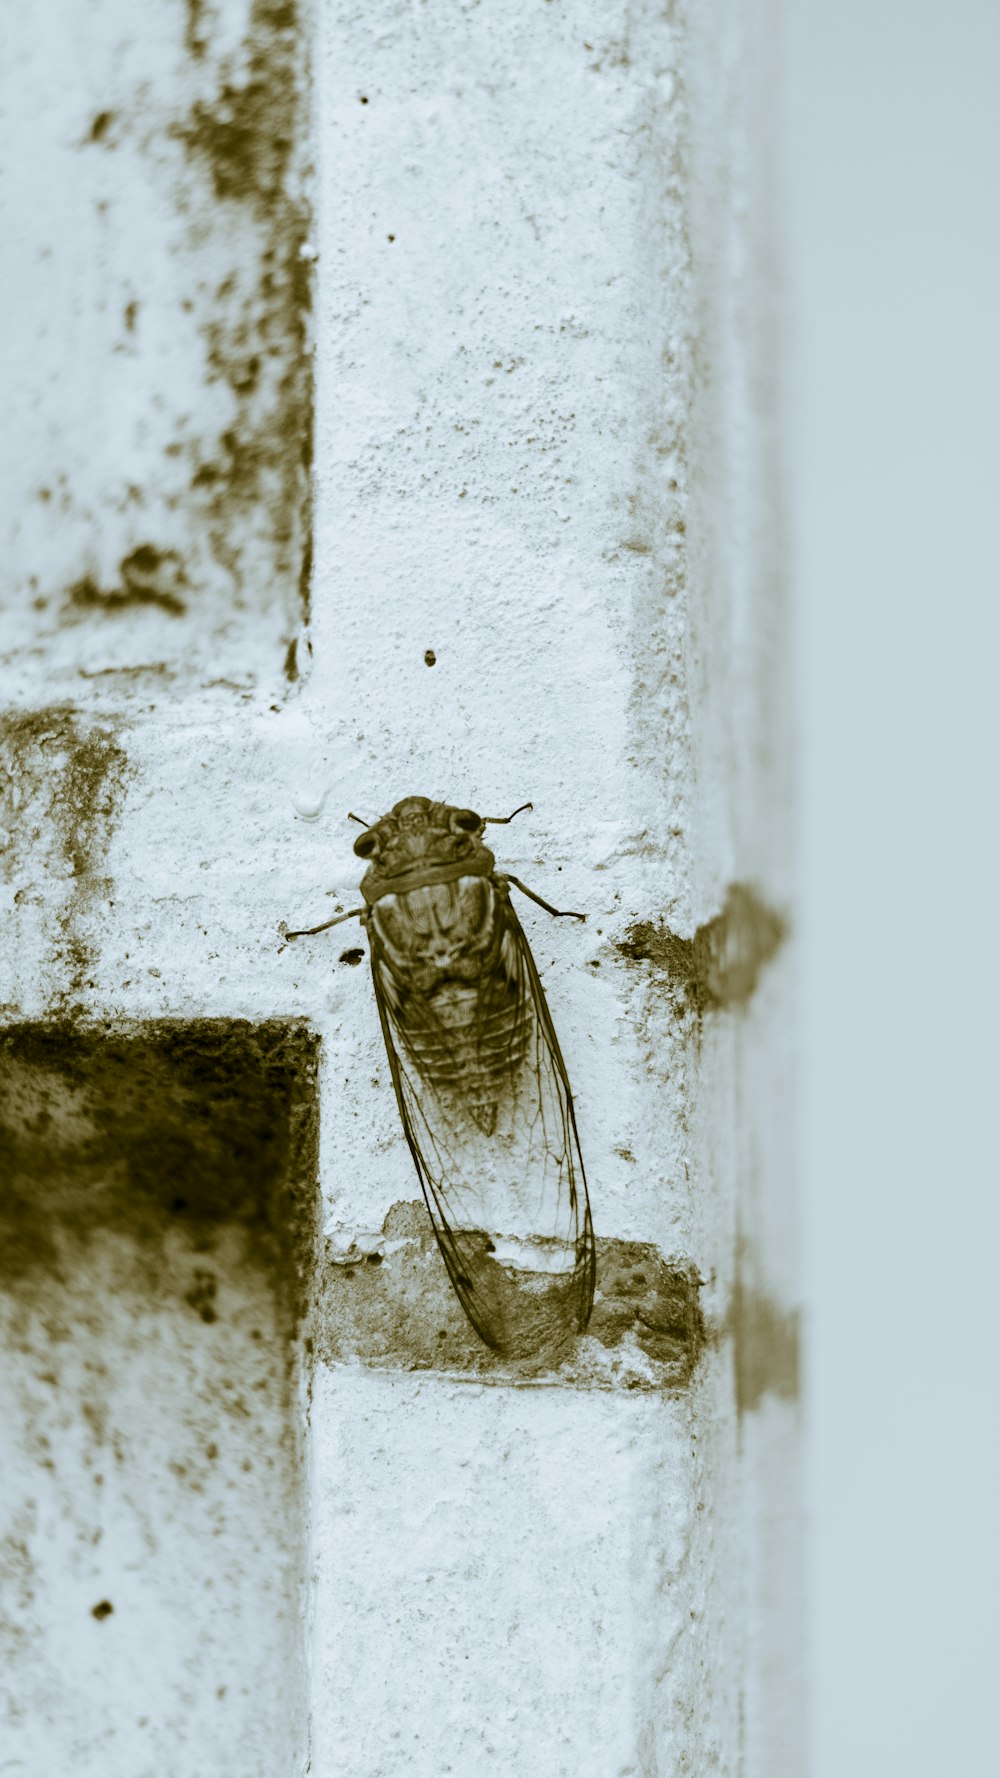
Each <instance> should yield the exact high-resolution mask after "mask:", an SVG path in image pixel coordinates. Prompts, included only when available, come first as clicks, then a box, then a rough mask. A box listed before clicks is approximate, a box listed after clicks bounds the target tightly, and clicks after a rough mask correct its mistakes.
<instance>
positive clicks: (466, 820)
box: [451, 809, 483, 833]
mask: <svg viewBox="0 0 1000 1778" xmlns="http://www.w3.org/2000/svg"><path fill="white" fill-rule="evenodd" d="M451 825H452V827H453V828H454V830H455V832H456V833H478V832H479V829H480V828H481V827H482V825H483V822H482V817H481V816H480V815H477V814H476V812H475V810H474V809H455V810H454V811H453V812H452V817H451Z"/></svg>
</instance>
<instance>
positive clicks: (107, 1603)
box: [90, 1599, 115, 1624]
mask: <svg viewBox="0 0 1000 1778" xmlns="http://www.w3.org/2000/svg"><path fill="white" fill-rule="evenodd" d="M114 1609H115V1608H114V1606H113V1605H112V1603H111V1600H110V1599H102V1600H101V1602H100V1604H99V1605H95V1606H94V1608H93V1610H92V1611H91V1614H90V1615H91V1617H96V1619H97V1621H98V1623H99V1624H100V1623H103V1621H104V1619H105V1618H106V1617H110V1616H111V1613H112V1612H113V1611H114Z"/></svg>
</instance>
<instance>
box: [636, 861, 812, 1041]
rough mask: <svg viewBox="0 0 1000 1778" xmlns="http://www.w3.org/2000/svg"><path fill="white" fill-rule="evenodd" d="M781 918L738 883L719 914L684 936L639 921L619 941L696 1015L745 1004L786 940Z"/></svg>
mask: <svg viewBox="0 0 1000 1778" xmlns="http://www.w3.org/2000/svg"><path fill="white" fill-rule="evenodd" d="M785 931H786V928H785V922H784V920H783V919H782V918H781V916H780V914H778V913H776V912H775V911H774V909H773V908H769V907H768V906H766V904H765V903H764V902H762V901H761V900H760V898H759V897H758V896H757V895H755V894H754V892H753V890H752V889H748V888H746V887H745V886H744V885H743V884H741V883H736V884H734V885H733V887H732V888H731V889H730V890H729V893H728V895H727V896H726V904H725V907H724V908H723V910H722V912H721V914H717V915H716V917H715V918H714V919H713V920H709V921H707V922H706V923H705V925H704V926H699V928H698V930H697V932H696V933H695V934H694V936H693V937H692V938H682V937H680V936H679V934H677V933H676V932H671V931H670V929H669V928H668V927H666V926H664V925H663V924H662V923H657V922H654V921H651V920H637V921H636V922H635V923H634V924H633V925H632V926H631V927H630V928H629V931H628V933H627V935H626V937H625V938H624V939H621V940H620V941H619V943H618V945H617V947H616V948H617V950H618V951H619V953H620V955H621V956H622V957H624V958H625V961H626V962H627V963H635V964H643V963H644V964H649V965H651V967H652V968H653V970H655V971H656V973H657V974H658V975H660V976H661V977H664V978H665V979H666V981H667V982H668V983H669V985H670V987H671V989H672V990H673V991H674V992H675V993H676V995H677V997H678V999H679V1001H680V1002H681V1004H682V1005H683V1006H684V1007H685V1009H687V1010H690V1011H692V1012H694V1013H695V1014H696V1015H697V1016H698V1017H699V1018H700V1017H701V1016H702V1014H704V1013H706V1012H708V1011H711V1010H713V1009H719V1008H726V1007H734V1006H743V1005H745V1004H746V1002H747V1001H748V1000H749V999H750V996H751V995H752V993H753V991H754V989H755V988H756V986H757V982H758V980H759V979H760V974H761V971H762V970H763V968H764V966H765V964H767V963H769V962H770V960H771V958H772V957H773V956H774V955H775V953H776V952H777V950H778V949H779V947H780V945H781V944H782V943H783V941H784V938H785Z"/></svg>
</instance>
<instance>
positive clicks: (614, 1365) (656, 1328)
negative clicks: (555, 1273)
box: [317, 1202, 708, 1391]
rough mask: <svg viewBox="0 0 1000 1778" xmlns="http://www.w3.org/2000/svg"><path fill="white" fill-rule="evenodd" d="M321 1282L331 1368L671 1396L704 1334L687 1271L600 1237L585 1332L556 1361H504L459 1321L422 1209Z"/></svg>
mask: <svg viewBox="0 0 1000 1778" xmlns="http://www.w3.org/2000/svg"><path fill="white" fill-rule="evenodd" d="M320 1274H321V1275H320V1285H319V1287H320V1307H319V1310H318V1315H317V1328H318V1351H319V1356H320V1357H321V1358H323V1359H325V1360H326V1361H327V1362H329V1363H337V1362H345V1361H346V1362H357V1361H358V1360H360V1361H361V1362H362V1363H365V1364H369V1365H372V1366H374V1367H376V1368H381V1369H402V1370H435V1371H447V1372H450V1373H457V1374H459V1375H466V1376H472V1377H476V1378H479V1379H481V1380H482V1381H490V1380H493V1381H496V1382H500V1383H502V1382H505V1381H511V1380H515V1381H531V1380H532V1379H533V1378H535V1377H538V1378H542V1379H545V1380H552V1381H553V1382H556V1383H560V1384H563V1385H565V1386H567V1387H583V1388H614V1387H621V1388H627V1389H658V1390H666V1391H676V1390H683V1389H686V1388H688V1387H689V1385H690V1383H691V1380H692V1378H693V1376H694V1373H695V1371H696V1369H697V1366H698V1362H699V1359H700V1357H701V1354H702V1352H703V1351H704V1349H705V1345H706V1341H707V1337H708V1336H707V1330H706V1324H705V1318H704V1315H703V1312H702V1308H701V1302H700V1281H699V1278H698V1275H697V1273H696V1271H695V1270H694V1268H693V1267H692V1266H690V1265H687V1264H683V1263H674V1262H671V1261H669V1260H666V1259H665V1258H664V1257H663V1255H662V1254H661V1253H660V1252H659V1251H658V1250H657V1248H656V1247H654V1246H653V1245H652V1244H650V1243H648V1242H640V1241H615V1240H599V1241H598V1255H597V1289H596V1294H595V1298H594V1308H593V1313H592V1315H591V1319H590V1324H589V1326H588V1328H587V1332H586V1335H585V1336H583V1337H582V1338H581V1339H580V1340H577V1341H576V1342H575V1344H574V1346H573V1347H572V1348H571V1349H570V1350H568V1351H567V1352H566V1353H565V1354H564V1355H563V1356H562V1357H561V1359H557V1360H553V1359H548V1358H547V1359H545V1360H539V1361H532V1360H527V1361H521V1362H516V1361H515V1362H511V1361H509V1360H504V1359H502V1358H500V1357H498V1356H497V1355H496V1354H495V1353H493V1352H491V1351H490V1350H489V1349H488V1348H487V1347H486V1346H484V1345H483V1343H482V1341H481V1340H479V1339H478V1338H477V1336H476V1334H475V1333H474V1332H473V1330H472V1329H471V1327H470V1326H469V1324H468V1322H467V1320H466V1319H465V1316H464V1314H463V1313H462V1310H461V1308H460V1306H459V1304H458V1302H457V1300H456V1298H455V1295H454V1293H453V1291H452V1289H451V1286H450V1284H449V1282H448V1278H447V1275H446V1273H445V1269H444V1264H443V1262H442V1259H441V1256H440V1253H439V1252H438V1248H437V1243H436V1241H435V1239H434V1236H433V1234H432V1232H431V1229H430V1226H429V1223H428V1219H427V1212H426V1210H425V1208H424V1206H423V1204H422V1203H420V1202H417V1203H412V1204H409V1203H403V1204H397V1205H395V1206H394V1207H393V1209H392V1210H391V1211H390V1213H389V1215H388V1216H387V1218H386V1221H385V1224H384V1226H383V1229H382V1233H381V1236H380V1237H377V1238H375V1239H374V1240H372V1241H370V1242H366V1243H365V1245H364V1247H358V1246H352V1247H351V1248H349V1249H348V1250H347V1252H346V1253H342V1254H338V1255H337V1256H336V1258H334V1257H333V1254H332V1251H330V1250H328V1252H327V1256H326V1261H325V1263H322V1264H321V1268H320Z"/></svg>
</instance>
